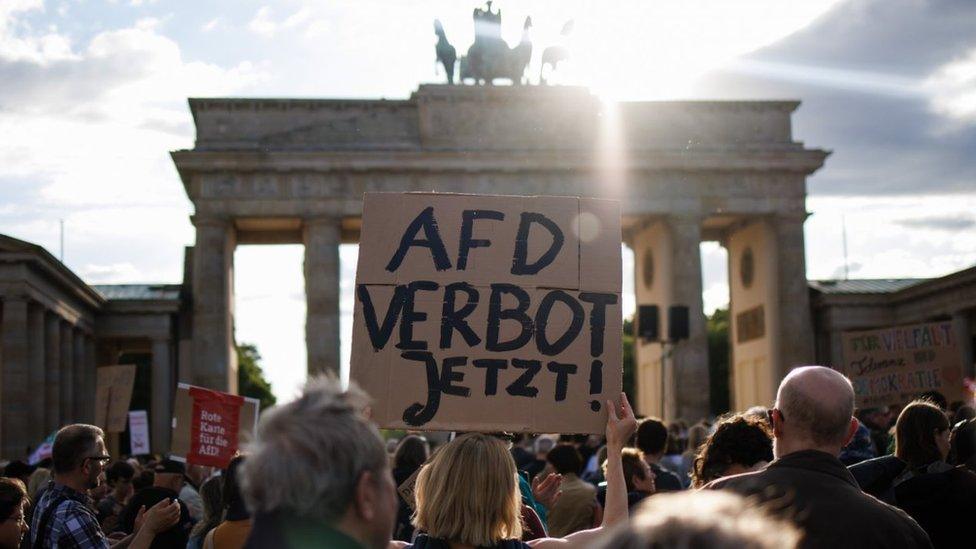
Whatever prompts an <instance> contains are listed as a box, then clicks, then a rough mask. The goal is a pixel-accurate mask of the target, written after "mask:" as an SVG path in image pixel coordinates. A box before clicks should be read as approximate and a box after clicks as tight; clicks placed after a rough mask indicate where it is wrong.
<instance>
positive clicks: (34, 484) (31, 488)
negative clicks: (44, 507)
mask: <svg viewBox="0 0 976 549" xmlns="http://www.w3.org/2000/svg"><path fill="white" fill-rule="evenodd" d="M49 480H51V470H50V469H48V468H46V467H38V468H37V469H34V472H33V473H31V476H30V480H28V481H27V497H29V498H31V501H37V494H38V492H40V491H41V488H45V487H47V483H48V481H49Z"/></svg>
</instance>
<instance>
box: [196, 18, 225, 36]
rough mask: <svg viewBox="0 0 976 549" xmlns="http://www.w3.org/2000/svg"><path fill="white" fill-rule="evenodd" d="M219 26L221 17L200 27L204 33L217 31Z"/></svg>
mask: <svg viewBox="0 0 976 549" xmlns="http://www.w3.org/2000/svg"><path fill="white" fill-rule="evenodd" d="M219 24H220V17H214V18H213V19H211V20H210V21H207V22H206V23H204V24H203V25H202V26H201V27H200V30H201V31H203V32H210V31H212V30H214V29H216V28H217V25H219Z"/></svg>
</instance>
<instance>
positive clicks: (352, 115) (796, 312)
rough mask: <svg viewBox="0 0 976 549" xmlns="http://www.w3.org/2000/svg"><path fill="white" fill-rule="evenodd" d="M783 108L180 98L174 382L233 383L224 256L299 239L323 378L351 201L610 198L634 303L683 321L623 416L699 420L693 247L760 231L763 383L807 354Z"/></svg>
mask: <svg viewBox="0 0 976 549" xmlns="http://www.w3.org/2000/svg"><path fill="white" fill-rule="evenodd" d="M798 105H799V103H798V102H796V101H737V102H646V103H624V104H620V105H608V104H604V103H602V102H600V101H599V100H598V99H597V98H596V97H594V96H592V95H590V94H589V93H588V92H587V91H586V90H583V89H580V88H568V87H463V86H421V87H420V88H419V89H418V91H416V92H415V93H414V94H413V95H412V96H411V97H410V98H409V99H407V100H401V101H388V100H331V99H329V100H287V99H191V100H190V108H191V110H192V112H193V117H194V120H195V122H196V127H197V140H196V144H195V147H194V148H193V149H191V150H182V151H175V152H173V153H172V157H173V160H174V162H175V164H176V167H177V169H178V170H179V173H180V177H181V178H182V180H183V185H184V187H185V189H186V192H187V195H188V196H189V197H190V199H191V200H192V201H193V204H194V208H195V213H194V216H193V222H194V225H196V227H197V242H196V246H195V249H194V252H193V258H194V259H193V264H194V266H193V269H194V273H193V276H192V280H193V287H192V288H191V289H190V295H191V297H192V300H193V306H192V310H193V334H192V348H193V349H194V353H193V359H192V360H193V364H192V372H191V374H190V378H189V379H191V380H192V381H194V382H196V383H200V384H203V385H207V386H210V387H214V388H218V389H233V388H234V383H235V379H236V373H235V370H236V364H235V363H234V354H233V353H232V352H231V351H232V348H233V333H232V332H233V283H232V280H233V279H232V273H233V254H232V250H233V247H234V245H235V244H236V243H268V244H274V243H303V244H305V246H306V256H305V274H306V295H307V299H308V311H309V317H308V320H307V324H306V342H307V346H308V351H309V352H308V357H309V359H308V360H309V362H308V369H309V371H310V372H320V371H327V370H330V371H333V372H335V371H338V368H339V363H338V357H339V352H338V341H339V324H338V312H339V311H338V282H339V281H338V250H337V247H338V244H339V243H340V242H356V241H357V240H358V227H359V223H360V216H361V212H362V196H363V193H364V192H370V191H390V192H406V191H438V192H460V193H482V194H511V195H569V196H596V197H610V198H618V199H620V200H621V201H622V206H623V214H624V227H625V229H624V235H623V237H624V241H625V242H626V243H627V245H629V246H631V247H632V248H634V250H635V256H636V258H637V265H638V271H640V268H641V267H640V265H641V258H642V257H643V256H644V255H645V254H653V255H654V256H655V257H657V258H658V261H659V264H661V265H662V266H666V267H667V269H666V270H665V271H664V272H666V273H667V274H666V275H662V277H659V283H660V284H662V286H661V287H660V288H657V287H649V288H643V289H642V288H641V285H640V284H639V285H638V288H637V297H638V303H640V304H645V303H656V304H659V305H662V306H666V305H668V304H676V305H686V306H688V307H689V310H690V315H689V316H690V321H691V322H690V337H689V338H688V339H687V340H685V341H681V342H677V343H676V344H674V345H673V349H671V350H670V351H669V352H668V353H667V354H666V355H665V354H662V353H661V350H660V349H661V345H660V344H658V343H655V342H643V343H642V344H640V345H639V346H638V362H639V370H638V386H639V387H640V388H641V389H640V390H639V392H640V394H641V397H640V399H639V402H638V408H639V410H640V411H642V412H643V413H653V414H661V415H664V416H666V417H669V418H674V417H685V418H697V417H700V416H702V415H704V414H705V413H707V407H708V370H707V364H708V360H707V345H706V340H705V328H704V315H703V313H702V302H701V259H700V254H699V247H698V246H699V243H700V242H701V241H702V240H720V241H723V242H725V241H726V240H727V239H729V238H730V237H731V236H733V235H735V234H736V233H737V232H738V231H742V230H745V227H746V226H747V225H748V224H749V223H754V222H763V223H769V224H770V226H771V227H773V231H774V233H775V235H776V240H775V244H772V245H770V246H769V248H768V250H764V251H763V253H767V254H768V255H769V257H770V258H771V259H770V261H772V262H773V263H772V264H773V265H775V268H776V270H777V276H776V277H775V279H774V280H772V281H771V284H775V286H772V287H771V288H772V290H771V291H772V293H771V294H770V299H769V301H768V303H766V310H768V311H769V312H770V315H769V322H772V323H774V324H776V330H771V332H770V333H773V334H786V335H784V336H782V340H780V339H776V340H774V341H771V342H770V344H769V345H767V346H766V347H765V351H764V352H765V353H766V358H765V359H764V360H765V362H764V364H765V365H766V366H765V368H766V370H767V371H766V375H768V376H771V378H772V377H777V376H781V375H782V374H783V373H784V372H785V371H786V369H787V368H788V367H789V366H791V365H793V364H797V363H805V362H809V361H811V360H812V359H813V348H812V346H811V345H809V344H807V343H806V342H804V341H800V339H802V338H800V337H799V336H796V335H794V334H809V333H810V321H809V304H808V300H807V291H806V279H805V276H804V264H803V231H802V226H803V220H804V219H805V216H806V209H805V199H806V185H805V181H806V177H807V176H808V175H809V174H810V173H812V172H814V171H815V170H817V169H818V168H820V166H821V165H822V164H823V162H824V159H825V158H826V156H827V154H828V153H827V152H825V151H822V150H819V149H808V148H805V147H804V146H803V144H802V143H800V142H797V141H795V140H794V139H793V137H792V130H791V121H790V117H791V113H792V112H793V110H795V109H796V108H797V106H798ZM654 231H657V233H654ZM651 233H654V234H657V236H654V235H653V234H651ZM658 233H659V234H658ZM650 240H653V241H654V242H656V244H654V245H651V244H649V242H650ZM655 246H658V247H659V248H660V249H656V248H655ZM636 274H637V275H638V276H637V279H638V280H641V273H640V272H638V273H636ZM652 286H653V284H652ZM784 303H786V304H789V308H788V310H787V308H785V307H783V306H782V305H781V304H784ZM733 306H734V305H733ZM662 357H664V358H662ZM667 357H670V358H669V359H665V358H667ZM662 375H663V376H665V380H666V381H667V383H668V384H669V386H670V387H672V390H669V391H668V392H671V393H673V394H674V395H675V398H674V401H673V402H671V403H670V404H669V405H668V406H664V404H663V403H662V402H661V401H660V399H659V398H657V399H655V398H653V391H651V390H650V388H651V387H655V386H660V383H661V376H662ZM765 393H768V391H765ZM768 396H769V395H768V394H763V395H761V398H767V397H768Z"/></svg>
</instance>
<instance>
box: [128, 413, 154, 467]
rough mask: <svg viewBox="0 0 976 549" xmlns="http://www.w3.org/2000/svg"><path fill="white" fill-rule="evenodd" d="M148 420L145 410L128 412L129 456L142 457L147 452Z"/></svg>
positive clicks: (148, 451)
mask: <svg viewBox="0 0 976 549" xmlns="http://www.w3.org/2000/svg"><path fill="white" fill-rule="evenodd" d="M149 448H150V446H149V418H148V417H147V416H146V411H145V410H131V411H130V412H129V454H130V455H133V456H144V455H147V454H149V453H150V450H149Z"/></svg>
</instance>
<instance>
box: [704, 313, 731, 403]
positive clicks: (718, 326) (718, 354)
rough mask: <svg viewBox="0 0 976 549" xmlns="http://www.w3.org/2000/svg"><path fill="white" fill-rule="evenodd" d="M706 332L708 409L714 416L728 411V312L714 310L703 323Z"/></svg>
mask: <svg viewBox="0 0 976 549" xmlns="http://www.w3.org/2000/svg"><path fill="white" fill-rule="evenodd" d="M705 329H706V331H707V332H708V378H709V388H710V390H709V408H710V409H711V412H712V413H713V414H715V415H719V414H724V413H725V412H728V411H729V408H730V402H729V310H728V309H715V312H714V313H712V314H711V315H710V316H709V317H708V319H707V320H706V322H705Z"/></svg>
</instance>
